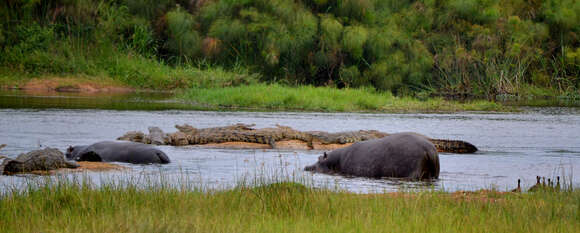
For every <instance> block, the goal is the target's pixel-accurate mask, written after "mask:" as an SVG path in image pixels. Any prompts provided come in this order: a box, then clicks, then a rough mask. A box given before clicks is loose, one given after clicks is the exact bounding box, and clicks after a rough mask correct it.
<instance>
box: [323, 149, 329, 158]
mask: <svg viewBox="0 0 580 233" xmlns="http://www.w3.org/2000/svg"><path fill="white" fill-rule="evenodd" d="M327 157H328V154H326V151H325V152H324V155H323V156H322V158H323V159H326V158H327Z"/></svg>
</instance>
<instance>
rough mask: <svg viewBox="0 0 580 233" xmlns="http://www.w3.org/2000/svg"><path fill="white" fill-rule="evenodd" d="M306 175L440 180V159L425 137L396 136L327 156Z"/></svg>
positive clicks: (356, 144) (336, 151) (358, 145)
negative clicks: (311, 172) (322, 174)
mask: <svg viewBox="0 0 580 233" xmlns="http://www.w3.org/2000/svg"><path fill="white" fill-rule="evenodd" d="M304 170H306V171H313V172H321V173H339V174H344V175H351V176H362V177H371V178H381V177H396V178H407V179H437V178H438V177H439V155H438V154H437V149H436V148H435V146H434V145H433V143H431V142H430V141H429V139H428V138H427V137H425V136H422V135H419V134H415V133H396V134H391V135H389V136H386V137H383V138H380V139H374V140H368V141H362V142H357V143H355V144H352V145H350V146H348V147H345V148H341V149H337V150H333V151H331V152H330V153H326V152H324V155H323V156H320V157H319V158H318V162H316V163H315V164H314V165H311V166H307V167H305V168H304Z"/></svg>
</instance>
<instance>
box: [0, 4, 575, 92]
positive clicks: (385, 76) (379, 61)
mask: <svg viewBox="0 0 580 233" xmlns="http://www.w3.org/2000/svg"><path fill="white" fill-rule="evenodd" d="M0 18H1V19H2V21H0V49H1V51H2V56H0V57H1V58H0V63H1V64H2V65H4V66H8V67H22V66H23V67H25V68H24V69H37V68H38V67H44V68H43V69H42V70H45V71H46V72H50V71H51V69H50V68H47V67H50V66H48V65H47V66H38V65H34V64H39V61H38V60H30V59H31V58H28V57H27V55H28V54H37V55H39V56H38V57H44V58H43V59H45V60H50V59H51V56H52V57H53V59H56V60H58V59H64V60H66V56H68V55H66V54H70V53H79V51H80V52H81V53H83V54H90V53H94V52H95V51H107V50H109V49H114V50H121V51H125V52H127V53H136V54H140V55H142V56H146V57H150V58H151V59H159V60H162V61H163V62H167V63H169V64H173V65H177V66H179V65H196V64H206V63H208V62H209V63H211V64H216V65H220V66H223V67H236V66H239V65H243V66H247V67H250V68H251V69H252V70H253V71H254V72H259V73H261V74H262V77H263V79H265V80H264V81H278V82H284V83H292V84H314V85H336V86H338V87H360V86H373V87H374V88H376V89H378V90H383V91H391V92H395V93H408V92H409V91H410V92H413V91H421V90H424V89H439V90H443V91H452V92H470V93H474V94H483V95H488V96H492V95H495V94H499V93H515V92H517V89H518V87H520V86H521V85H524V84H526V85H527V84H532V85H537V86H544V87H557V88H560V89H565V90H569V89H578V88H579V87H580V78H579V76H580V71H579V70H580V68H579V67H580V64H579V59H580V58H579V57H580V55H579V54H580V52H579V51H580V1H576V0H546V1H537V0H529V1H528V0H505V1H498V0H417V1H415V0H403V1H395V0H305V1H286V0H270V1H268V0H219V1H218V0H194V1H189V0H162V1H152V0H141V1H138V0H57V1H48V0H34V1H33V0H8V1H3V2H2V3H0ZM50 41H56V42H57V43H48V42H50ZM104 48H107V49H104ZM63 54H64V55H63ZM40 55H42V56H40ZM57 56H60V57H58V58H57ZM45 68H47V69H45ZM64 70H66V69H64Z"/></svg>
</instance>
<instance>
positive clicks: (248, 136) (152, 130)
mask: <svg viewBox="0 0 580 233" xmlns="http://www.w3.org/2000/svg"><path fill="white" fill-rule="evenodd" d="M254 126H255V125H253V124H251V125H249V124H235V125H230V126H224V127H212V128H195V127H193V126H191V125H188V124H183V125H175V128H176V129H177V130H178V131H177V132H174V133H169V134H164V133H163V132H162V131H161V130H160V129H159V128H157V127H149V134H148V135H147V134H145V133H143V132H140V131H130V132H127V133H126V134H125V135H123V136H121V137H119V138H117V139H118V140H126V141H134V142H141V143H146V144H165V145H174V146H186V145H203V144H219V143H227V142H244V143H258V144H266V145H269V146H270V147H271V148H276V142H281V141H290V140H297V141H301V142H303V143H306V145H307V146H308V148H310V149H314V147H315V146H314V144H315V143H316V144H322V145H335V146H336V147H344V146H347V145H350V144H352V143H356V142H360V141H367V140H372V139H378V138H382V137H385V136H388V135H389V134H388V133H384V132H380V131H377V130H358V131H346V132H337V133H329V132H324V131H299V130H295V129H293V128H291V127H288V126H281V125H276V127H272V128H261V129H256V128H254ZM429 140H430V141H431V142H432V143H433V144H434V145H435V147H436V148H437V150H438V151H439V152H451V153H474V152H475V151H477V148H476V147H475V146H473V145H472V144H471V143H468V142H465V141H460V140H445V139H431V138H429Z"/></svg>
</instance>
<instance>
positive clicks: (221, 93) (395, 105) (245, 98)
mask: <svg viewBox="0 0 580 233" xmlns="http://www.w3.org/2000/svg"><path fill="white" fill-rule="evenodd" d="M177 98H178V99H181V100H186V101H191V102H194V103H196V104H199V105H204V106H208V107H209V108H212V107H213V108H224V107H225V108H235V109H238V108H241V109H265V110H299V111H332V112H415V111H421V112H441V111H443V112H452V111H506V110H509V108H506V107H504V106H502V105H501V104H498V103H494V102H489V101H471V102H465V103H460V102H457V101H446V100H443V99H440V98H433V99H428V100H426V101H421V100H418V99H416V98H411V97H402V98H399V97H394V96H392V95H391V94H390V93H385V92H376V91H374V90H370V89H336V88H330V87H312V86H299V87H288V86H282V85H279V84H254V85H244V86H236V87H225V88H219V89H218V88H192V89H189V90H185V91H183V92H182V93H180V94H178V95H177Z"/></svg>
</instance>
